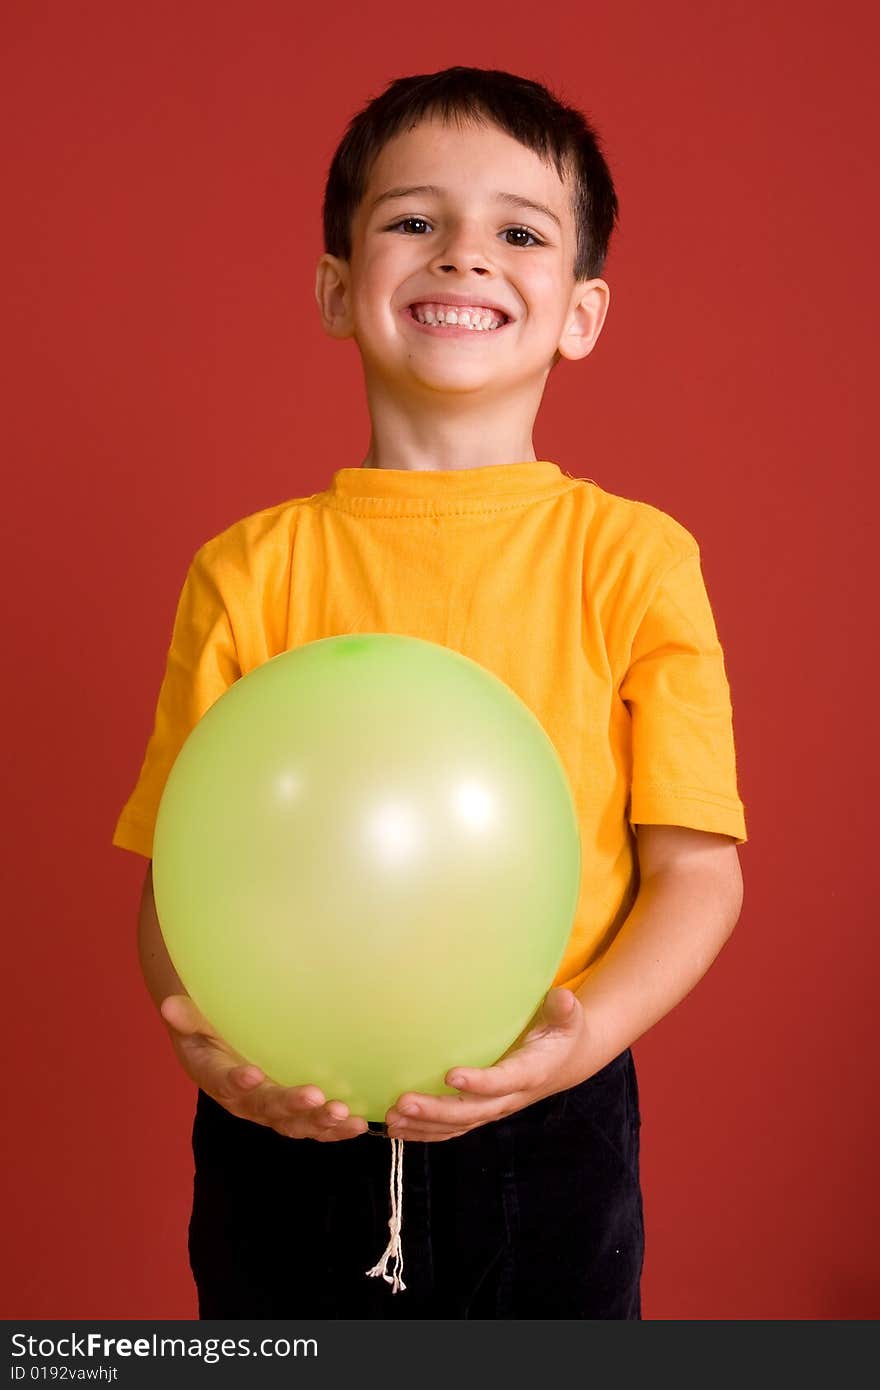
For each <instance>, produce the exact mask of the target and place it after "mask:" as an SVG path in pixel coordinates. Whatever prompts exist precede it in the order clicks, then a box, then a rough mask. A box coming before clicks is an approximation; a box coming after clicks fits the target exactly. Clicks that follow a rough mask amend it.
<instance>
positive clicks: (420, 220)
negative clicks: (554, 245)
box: [388, 217, 544, 249]
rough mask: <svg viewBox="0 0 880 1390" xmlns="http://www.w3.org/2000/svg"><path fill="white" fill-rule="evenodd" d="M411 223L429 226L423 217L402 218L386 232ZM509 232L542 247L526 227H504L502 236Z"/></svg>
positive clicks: (521, 244)
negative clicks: (528, 238) (520, 235)
mask: <svg viewBox="0 0 880 1390" xmlns="http://www.w3.org/2000/svg"><path fill="white" fill-rule="evenodd" d="M413 222H417V223H419V224H420V226H422V227H428V226H430V223H429V222H428V221H427V219H426V218H424V217H403V218H401V220H400V221H399V222H395V223H394V224H393V225H392V226H391V227H389V228H388V230H389V232H396V231H397V229H398V228H399V227H405V226H407V225H409V224H412V223H413ZM511 232H519V233H521V234H522V235H523V236H527V237H531V238H532V241H533V242H534V243H535V245H536V246H543V245H544V242H543V241H541V239H540V238H539V237H538V236H537V235H536V234H535V233H534V232H532V231H530V230H529V228H528V227H506V228H505V230H504V232H503V235H504V236H508V235H509V234H510V233H511ZM511 244H512V245H517V246H522V247H523V248H524V249H525V247H526V243H525V242H522V241H520V242H514V243H511Z"/></svg>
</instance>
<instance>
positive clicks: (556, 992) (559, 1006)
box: [541, 988, 579, 1028]
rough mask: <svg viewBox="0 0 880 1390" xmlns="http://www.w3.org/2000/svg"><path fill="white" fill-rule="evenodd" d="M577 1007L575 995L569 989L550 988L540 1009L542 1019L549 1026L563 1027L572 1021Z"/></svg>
mask: <svg viewBox="0 0 880 1390" xmlns="http://www.w3.org/2000/svg"><path fill="white" fill-rule="evenodd" d="M578 1007H579V1004H578V999H577V996H576V995H575V994H574V992H573V991H572V990H570V989H562V988H558V989H551V990H550V992H549V993H548V994H547V996H546V998H545V999H544V1004H543V1007H542V1009H541V1014H542V1016H543V1021H544V1023H545V1024H546V1025H547V1027H549V1028H564V1027H565V1026H566V1024H570V1023H572V1022H573V1021H574V1017H575V1014H576V1010H577V1008H578Z"/></svg>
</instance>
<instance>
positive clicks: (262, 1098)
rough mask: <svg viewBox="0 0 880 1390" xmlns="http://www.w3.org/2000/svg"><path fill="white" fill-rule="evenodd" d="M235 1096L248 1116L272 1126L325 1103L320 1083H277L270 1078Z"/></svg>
mask: <svg viewBox="0 0 880 1390" xmlns="http://www.w3.org/2000/svg"><path fill="white" fill-rule="evenodd" d="M231 1098H232V1097H231ZM234 1099H235V1101H236V1102H237V1104H238V1107H239V1111H240V1113H241V1114H242V1115H243V1116H244V1117H245V1119H248V1120H256V1121H257V1122H258V1123H259V1124H266V1125H271V1126H273V1127H276V1126H279V1125H284V1124H287V1123H289V1121H290V1120H291V1118H292V1117H293V1116H308V1115H309V1114H310V1113H311V1112H312V1111H313V1110H315V1109H317V1108H318V1107H319V1106H321V1105H323V1104H324V1094H323V1092H322V1091H320V1090H319V1089H318V1087H317V1086H290V1087H288V1086H278V1085H276V1083H275V1082H274V1081H268V1080H267V1081H264V1082H262V1083H261V1084H260V1085H259V1086H256V1087H255V1088H254V1089H253V1090H252V1091H249V1092H247V1093H246V1094H242V1093H241V1091H240V1090H239V1091H238V1092H237V1094H236V1095H235V1096H234Z"/></svg>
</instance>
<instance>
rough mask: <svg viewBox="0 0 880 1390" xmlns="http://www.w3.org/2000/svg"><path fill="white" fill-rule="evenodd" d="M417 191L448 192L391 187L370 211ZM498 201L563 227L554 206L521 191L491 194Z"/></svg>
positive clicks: (431, 187) (417, 186) (419, 186)
mask: <svg viewBox="0 0 880 1390" xmlns="http://www.w3.org/2000/svg"><path fill="white" fill-rule="evenodd" d="M416 193H425V194H428V195H429V196H430V197H436V198H442V197H443V196H444V194H445V193H446V189H445V188H438V187H437V185H436V184H434V183H418V184H412V185H411V186H409V187H407V188H389V190H388V192H387V193H380V194H379V197H378V198H375V199H374V200H373V202H372V203H371V205H370V212H373V211H374V209H375V208H377V207H378V206H379V204H380V203H387V202H390V201H391V199H392V198H410V197H412V196H413V195H414V194H416ZM491 196H492V197H494V198H495V200H496V202H499V203H506V204H507V206H508V207H513V208H529V209H531V211H532V212H542V213H543V214H544V216H545V217H550V218H552V220H553V221H554V222H555V223H556V225H557V227H559V228H560V230H561V229H562V223H561V221H560V220H559V217H558V216H557V214H556V213H555V212H554V211H553V210H552V208H548V207H545V206H544V204H543V203H536V202H533V201H532V199H531V198H523V197H522V196H521V195H520V194H519V193H493V194H492V195H491Z"/></svg>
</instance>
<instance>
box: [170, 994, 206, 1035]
mask: <svg viewBox="0 0 880 1390" xmlns="http://www.w3.org/2000/svg"><path fill="white" fill-rule="evenodd" d="M159 1013H160V1014H161V1015H162V1017H163V1018H164V1020H165V1022H166V1023H167V1024H168V1025H169V1027H171V1028H173V1029H174V1031H175V1033H182V1034H183V1035H184V1037H192V1036H193V1035H194V1034H196V1033H204V1034H206V1035H207V1036H209V1037H214V1036H215V1034H214V1029H213V1028H212V1027H211V1025H210V1023H209V1022H208V1020H207V1019H206V1018H205V1016H204V1014H202V1013H200V1012H199V1010H198V1009H197V1008H196V1005H195V1004H194V1003H193V1001H192V999H190V997H189V995H188V994H169V995H168V998H167V999H163V1000H162V1003H161V1004H160V1005H159Z"/></svg>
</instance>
